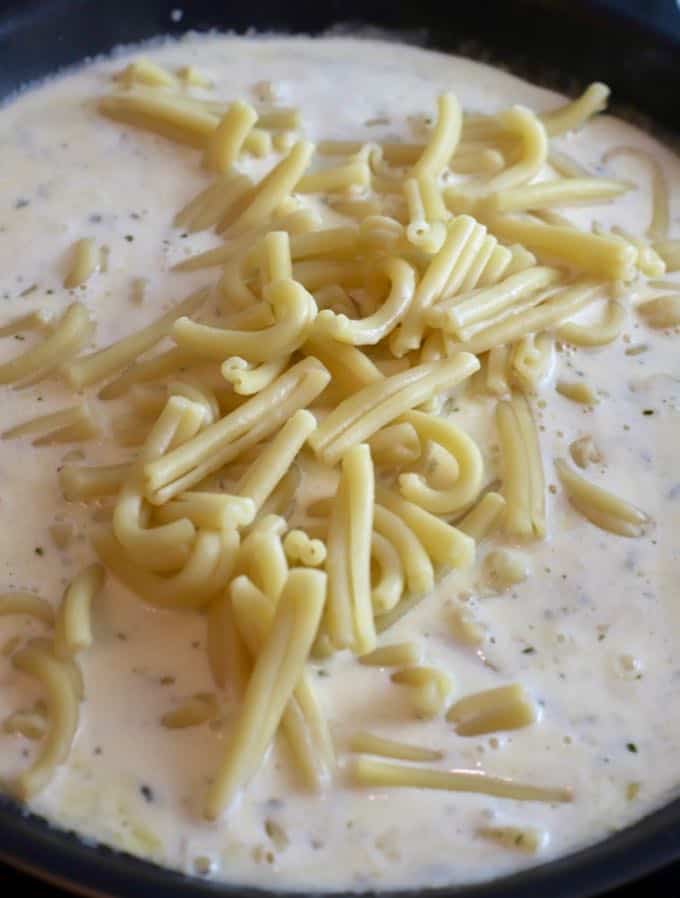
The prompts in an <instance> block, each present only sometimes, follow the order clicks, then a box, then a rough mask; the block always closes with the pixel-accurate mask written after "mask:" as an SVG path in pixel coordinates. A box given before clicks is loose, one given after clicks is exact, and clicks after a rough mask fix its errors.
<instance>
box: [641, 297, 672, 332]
mask: <svg viewBox="0 0 680 898" xmlns="http://www.w3.org/2000/svg"><path fill="white" fill-rule="evenodd" d="M637 311H638V314H639V315H640V317H641V318H642V320H643V321H644V322H645V324H647V325H648V326H649V327H653V328H667V327H677V326H678V325H679V324H680V293H671V294H668V295H666V296H655V297H653V298H652V299H646V300H645V301H644V302H642V303H640V305H638V306H637Z"/></svg>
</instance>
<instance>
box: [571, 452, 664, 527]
mask: <svg viewBox="0 0 680 898" xmlns="http://www.w3.org/2000/svg"><path fill="white" fill-rule="evenodd" d="M555 470H556V471H557V474H558V476H559V478H560V481H561V482H562V486H563V487H564V489H565V492H566V494H567V497H568V499H569V501H570V502H571V504H572V505H573V506H574V508H576V510H577V511H579V512H580V513H581V514H582V515H583V516H584V517H585V518H587V519H588V520H589V521H590V522H591V524H595V526H596V527H599V528H600V529H601V530H608V531H609V532H610V533H616V534H617V535H618V536H629V537H630V536H641V535H642V533H643V532H644V529H645V527H646V526H647V525H648V524H649V523H650V519H649V517H648V515H646V514H645V513H644V512H643V511H640V509H638V508H636V507H635V506H634V505H631V504H630V503H629V502H626V501H624V500H623V499H619V498H618V497H617V496H615V495H614V494H613V493H610V492H609V491H608V490H604V489H602V487H599V486H596V485H595V484H594V483H590V481H588V480H586V479H585V478H584V477H581V475H580V474H576V473H575V472H574V471H572V470H571V469H570V468H569V466H568V465H567V463H566V462H565V461H564V460H563V459H561V458H558V459H556V460H555Z"/></svg>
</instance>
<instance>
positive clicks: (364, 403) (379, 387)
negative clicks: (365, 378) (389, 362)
mask: <svg viewBox="0 0 680 898" xmlns="http://www.w3.org/2000/svg"><path fill="white" fill-rule="evenodd" d="M478 368H479V362H478V361H477V359H476V358H475V357H474V356H471V355H469V354H468V353H459V354H458V355H456V356H455V357H454V358H452V359H446V360H442V361H439V362H429V363H426V364H424V365H418V366H416V367H415V368H411V369H410V370H409V371H405V372H403V373H402V374H396V375H394V376H393V377H389V378H384V379H382V380H381V381H380V382H377V383H375V384H369V385H368V386H366V387H364V388H363V389H362V390H360V391H359V392H358V393H355V394H354V395H353V396H351V397H349V398H348V399H345V400H344V401H343V402H341V403H340V405H338V406H337V407H336V408H335V409H334V410H333V411H332V412H331V413H330V414H329V415H328V416H327V417H326V418H325V419H324V420H323V421H322V422H321V424H320V425H319V427H318V428H317V430H316V431H314V433H312V434H311V435H310V437H309V443H310V445H311V446H312V448H313V449H314V451H315V452H316V454H317V456H318V457H319V458H320V459H321V460H322V461H323V462H324V463H326V464H329V465H333V464H334V463H335V462H336V461H337V460H338V459H339V458H340V456H341V455H342V454H343V453H344V452H345V451H346V450H347V449H349V448H351V447H352V446H354V445H356V444H357V443H360V442H362V441H364V440H367V439H370V438H371V437H372V436H373V434H375V433H376V432H377V431H378V430H380V429H381V428H382V427H384V426H385V425H386V424H389V423H390V422H391V421H393V420H394V419H395V418H397V417H399V415H401V414H403V413H404V412H406V411H408V410H410V409H412V408H414V407H415V406H418V405H420V404H421V403H422V402H424V401H425V400H427V399H429V398H430V396H432V395H434V394H435V393H437V392H438V391H440V390H441V389H443V388H444V387H446V388H447V389H451V388H453V387H454V386H456V385H457V384H458V383H460V382H461V381H463V380H465V378H467V377H469V376H470V375H471V374H473V373H474V372H475V371H476V370H477V369H478Z"/></svg>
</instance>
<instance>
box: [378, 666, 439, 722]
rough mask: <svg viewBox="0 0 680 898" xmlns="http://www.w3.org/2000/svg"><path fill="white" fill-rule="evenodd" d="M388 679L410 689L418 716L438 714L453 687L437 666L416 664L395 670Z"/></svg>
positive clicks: (425, 716)
mask: <svg viewBox="0 0 680 898" xmlns="http://www.w3.org/2000/svg"><path fill="white" fill-rule="evenodd" d="M390 679H391V680H392V682H393V683H396V684H397V685H400V686H407V687H408V688H409V690H410V697H411V702H412V704H413V706H414V710H415V711H416V713H417V715H418V716H419V717H424V718H429V717H435V716H436V715H437V714H440V713H441V711H442V710H443V709H444V705H445V703H446V699H447V698H448V697H449V695H450V693H451V690H452V689H453V683H452V681H451V678H450V677H449V675H448V674H447V673H445V672H444V671H443V670H441V669H440V668H438V667H427V666H425V665H422V664H421V665H416V666H414V667H405V668H403V669H402V670H397V671H395V672H394V673H393V674H392V675H391V676H390Z"/></svg>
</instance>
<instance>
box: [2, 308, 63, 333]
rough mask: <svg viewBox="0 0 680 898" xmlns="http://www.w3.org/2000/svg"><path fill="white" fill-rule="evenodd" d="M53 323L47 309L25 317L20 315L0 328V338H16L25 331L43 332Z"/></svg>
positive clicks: (38, 310) (27, 314) (37, 310)
mask: <svg viewBox="0 0 680 898" xmlns="http://www.w3.org/2000/svg"><path fill="white" fill-rule="evenodd" d="M51 321H52V315H51V313H50V312H48V311H47V310H46V309H36V311H34V312H27V313H26V314H25V315H18V316H17V317H16V318H13V319H12V320H11V321H8V322H7V324H3V325H2V326H0V337H14V336H16V335H17V334H21V333H22V332H23V331H34V330H43V329H44V328H46V327H47V326H48V325H49V324H50V322H51Z"/></svg>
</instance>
